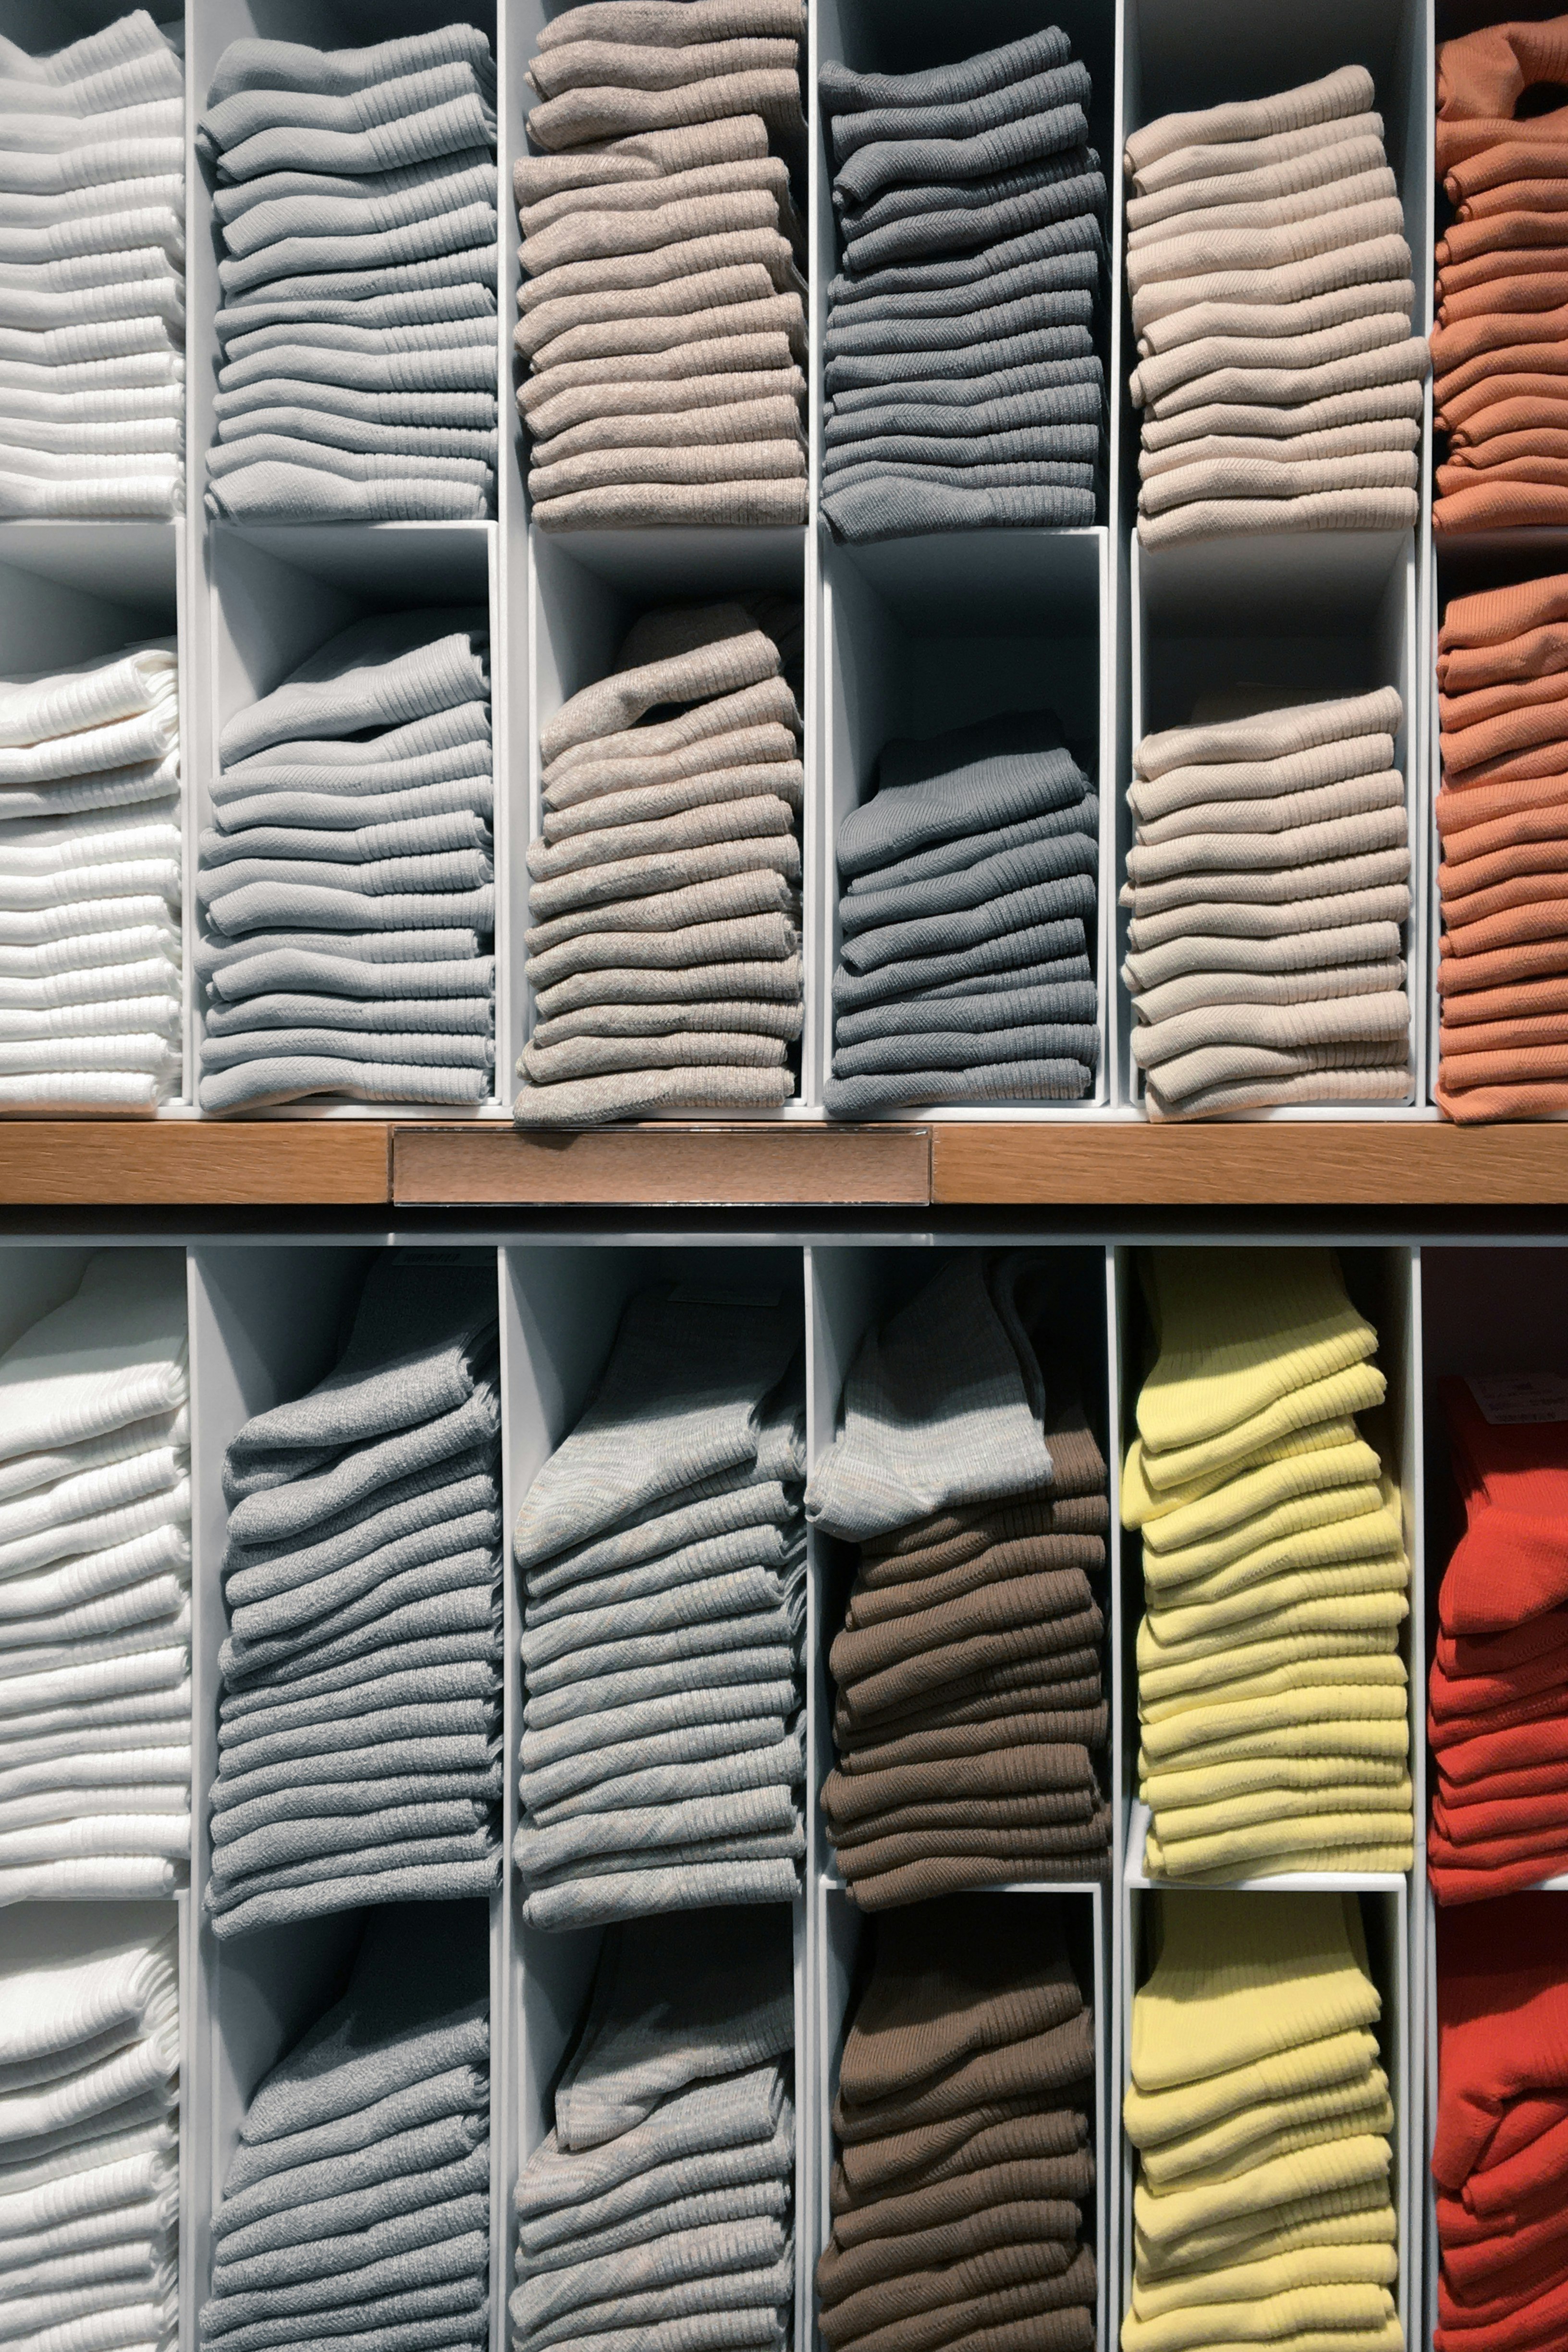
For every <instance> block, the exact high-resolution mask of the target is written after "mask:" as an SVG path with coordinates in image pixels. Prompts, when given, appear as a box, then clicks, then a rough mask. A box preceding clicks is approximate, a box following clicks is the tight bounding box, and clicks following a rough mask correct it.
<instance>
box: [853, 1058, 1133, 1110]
mask: <svg viewBox="0 0 1568 2352" xmlns="http://www.w3.org/2000/svg"><path fill="white" fill-rule="evenodd" d="M1093 1083H1094V1073H1093V1072H1092V1071H1091V1070H1089V1069H1087V1068H1086V1067H1085V1066H1084V1065H1083V1064H1082V1063H1081V1062H994V1063H987V1064H984V1065H983V1066H980V1067H979V1068H976V1069H971V1070H910V1071H906V1072H904V1073H903V1074H902V1075H901V1076H883V1077H863V1078H831V1077H830V1078H828V1079H827V1080H826V1084H825V1085H824V1087H823V1090H822V1097H823V1103H824V1106H825V1108H826V1109H827V1111H828V1113H829V1114H830V1116H831V1117H833V1118H865V1117H866V1115H867V1113H868V1112H869V1111H877V1110H891V1109H896V1108H898V1107H899V1106H900V1104H906V1103H949V1102H1080V1101H1081V1100H1082V1099H1083V1097H1084V1096H1085V1095H1087V1094H1088V1093H1089V1089H1090V1087H1092V1085H1093Z"/></svg>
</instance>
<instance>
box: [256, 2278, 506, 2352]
mask: <svg viewBox="0 0 1568 2352" xmlns="http://www.w3.org/2000/svg"><path fill="white" fill-rule="evenodd" d="M439 2315H444V2316H439ZM307 2325H308V2327H309V2330H310V2340H311V2341H315V2340H316V2339H317V2338H318V2337H321V2338H322V2339H325V2340H327V2341H330V2342H331V2344H332V2345H333V2347H335V2352H447V2348H448V2347H454V2346H468V2345H482V2344H485V2343H488V2341H489V2304H488V2301H487V2298H486V2296H485V2294H484V2291H483V2288H482V2286H481V2285H480V2284H479V2282H478V2281H477V2280H473V2279H466V2278H465V2279H457V2280H453V2281H450V2282H447V2283H446V2284H441V2285H437V2286H426V2287H419V2288H416V2289H411V2290H409V2291H408V2292H407V2293H405V2294H385V2295H377V2296H376V2297H374V2299H373V2300H372V2301H370V2302H368V2303H360V2304H342V2305H337V2306H335V2307H334V2308H333V2309H332V2310H331V2311H323V2312H313V2313H312V2314H311V2315H310V2319H309V2321H308V2323H307ZM299 2342H300V2321H299V2320H298V2319H297V2318H271V2319H255V2320H250V2321H247V2323H246V2325H245V2326H239V2327H234V2328H231V2329H229V2330H227V2331H226V2333H225V2335H224V2337H223V2343H224V2347H225V2352H289V2347H295V2346H297V2345H298V2344H299Z"/></svg>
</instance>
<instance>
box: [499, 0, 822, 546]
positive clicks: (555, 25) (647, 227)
mask: <svg viewBox="0 0 1568 2352" xmlns="http://www.w3.org/2000/svg"><path fill="white" fill-rule="evenodd" d="M804 43H805V8H804V7H803V6H802V5H801V0H589V5H586V6H584V7H575V8H567V9H566V10H565V11H564V13H563V14H562V15H560V16H555V17H553V18H552V19H551V20H550V21H549V22H547V23H546V24H544V25H543V26H542V28H541V30H540V34H539V54H538V56H537V57H536V58H534V59H533V62H532V64H531V67H530V68H529V74H528V79H529V81H530V83H531V85H532V87H533V89H536V90H537V91H538V93H539V103H538V104H537V105H536V106H534V107H533V109H532V110H531V112H530V113H529V114H528V116H527V117H526V123H527V128H528V132H529V136H530V138H531V140H532V142H533V143H534V146H535V147H536V148H542V149H543V150H544V151H545V152H543V153H542V154H530V155H527V156H525V157H523V158H522V160H521V161H520V162H519V163H516V164H514V165H513V167H512V187H513V193H514V194H515V196H516V198H517V205H518V226H519V228H520V229H521V232H522V247H521V263H522V283H521V287H520V288H519V289H518V298H517V299H518V308H519V310H520V311H521V318H520V320H519V321H518V324H517V327H516V329H515V331H514V341H515V343H516V347H517V351H518V354H519V357H520V358H521V360H522V362H524V364H525V369H526V381H525V382H524V383H522V385H521V387H520V389H519V392H518V406H519V408H520V409H521V413H522V416H523V420H524V422H525V424H526V425H527V428H528V431H529V434H530V436H531V450H530V458H529V476H528V488H529V495H530V498H531V501H532V506H533V519H534V520H535V522H536V523H537V524H538V525H539V527H540V529H541V530H572V529H573V528H574V527H576V528H587V529H598V530H606V529H616V528H618V527H626V526H630V527H634V528H636V527H639V526H646V525H653V524H664V525H671V524H712V523H727V524H752V525H763V524H785V523H803V522H804V521H805V517H806V496H807V493H806V452H805V433H804V430H803V427H802V415H801V412H802V407H803V404H804V402H805V375H804V373H803V372H802V371H803V368H804V364H805V304H804V300H803V297H804V295H805V267H806V236H805V220H804V216H803V213H802V212H801V211H797V209H796V206H795V199H794V196H793V195H792V193H791V174H792V172H793V173H794V174H795V186H796V187H797V188H801V187H803V185H804V181H803V176H802V174H803V165H804V160H805V121H804V119H803V117H802V113H801V103H800V61H801V52H802V48H803V46H804Z"/></svg>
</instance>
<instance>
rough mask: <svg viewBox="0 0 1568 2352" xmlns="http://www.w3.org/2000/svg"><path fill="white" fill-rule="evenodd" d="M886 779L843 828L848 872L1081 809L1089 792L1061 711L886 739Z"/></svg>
mask: <svg viewBox="0 0 1568 2352" xmlns="http://www.w3.org/2000/svg"><path fill="white" fill-rule="evenodd" d="M877 777H878V788H877V791H876V793H874V795H873V796H872V798H871V799H869V800H868V801H866V802H864V803H862V804H861V806H860V807H858V808H856V809H851V810H850V812H849V814H848V815H847V817H846V818H845V819H844V822H843V823H842V824H841V825H840V826H839V828H838V841H837V854H838V870H839V872H840V874H841V875H844V876H845V877H856V876H859V875H871V874H874V873H876V872H877V871H879V869H880V868H881V867H883V866H889V865H891V864H892V863H893V862H894V861H895V860H896V859H899V858H904V857H910V856H914V855H915V854H916V853H917V852H919V851H921V850H925V849H928V848H931V847H932V846H933V845H936V844H938V843H942V842H950V841H964V840H968V839H971V838H973V836H974V835H977V834H983V833H987V832H989V831H991V830H992V829H993V828H994V827H995V826H997V825H1003V824H1019V823H1021V822H1025V821H1026V820H1027V819H1029V818H1032V817H1037V816H1046V815H1049V814H1054V813H1056V812H1058V811H1060V810H1063V809H1067V808H1072V807H1076V806H1077V805H1078V804H1079V802H1081V800H1082V799H1083V796H1084V793H1086V792H1087V791H1088V789H1089V784H1088V779H1087V778H1086V777H1085V775H1084V773H1083V771H1082V769H1081V768H1080V767H1079V764H1078V762H1077V761H1076V760H1075V759H1074V758H1073V756H1072V754H1071V752H1070V751H1068V750H1067V749H1066V747H1065V745H1064V743H1063V740H1062V730H1061V722H1060V720H1059V719H1058V717H1057V715H1056V713H1055V711H1054V710H1026V711H1017V712H1012V713H1009V714H1007V715H1005V717H1002V718H999V719H981V720H979V721H977V722H976V723H975V724H973V725H972V726H968V727H957V728H952V729H949V730H947V731H946V732H945V733H942V734H939V735H930V736H922V737H918V738H897V739H895V740H892V741H889V742H888V743H885V744H884V745H883V747H882V750H881V752H880V754H879V759H878V763H877Z"/></svg>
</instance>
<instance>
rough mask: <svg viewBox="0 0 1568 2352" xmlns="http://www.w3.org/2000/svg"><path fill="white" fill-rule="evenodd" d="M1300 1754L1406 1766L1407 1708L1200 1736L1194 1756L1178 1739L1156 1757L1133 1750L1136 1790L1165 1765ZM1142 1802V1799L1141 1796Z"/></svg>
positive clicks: (1199, 1765) (1202, 1765) (1251, 1762)
mask: <svg viewBox="0 0 1568 2352" xmlns="http://www.w3.org/2000/svg"><path fill="white" fill-rule="evenodd" d="M1292 1756H1300V1757H1305V1758H1319V1759H1323V1760H1325V1761H1331V1760H1333V1759H1336V1758H1339V1757H1346V1756H1357V1757H1376V1758H1378V1759H1381V1761H1383V1762H1384V1763H1385V1764H1386V1763H1395V1762H1396V1763H1398V1765H1399V1766H1400V1768H1401V1769H1402V1770H1407V1769H1408V1768H1409V1762H1410V1721H1409V1716H1408V1713H1407V1711H1406V1710H1405V1708H1403V1707H1402V1708H1401V1709H1400V1711H1399V1713H1398V1715H1396V1716H1392V1715H1391V1716H1385V1717H1381V1718H1380V1717H1372V1716H1363V1717H1358V1718H1357V1719H1356V1720H1355V1721H1353V1722H1334V1721H1331V1720H1325V1721H1322V1722H1319V1723H1313V1724H1297V1723H1288V1724H1285V1725H1282V1726H1279V1727H1273V1728H1270V1729H1268V1730H1253V1731H1246V1732H1238V1733H1237V1734H1236V1735H1235V1737H1234V1738H1229V1739H1210V1740H1205V1743H1204V1746H1203V1748H1202V1751H1201V1755H1200V1756H1198V1757H1192V1758H1189V1757H1187V1756H1186V1755H1184V1753H1183V1752H1182V1743H1181V1742H1180V1741H1179V1740H1178V1741H1176V1742H1175V1743H1174V1745H1173V1746H1172V1747H1170V1748H1167V1749H1166V1751H1165V1753H1164V1754H1163V1755H1159V1756H1156V1755H1154V1754H1153V1753H1152V1751H1151V1750H1150V1749H1149V1748H1147V1747H1141V1748H1139V1751H1138V1778H1139V1793H1140V1794H1141V1795H1142V1792H1143V1790H1144V1789H1146V1788H1147V1786H1148V1785H1149V1783H1150V1782H1151V1781H1152V1780H1153V1778H1154V1777H1155V1775H1156V1774H1157V1773H1159V1772H1162V1771H1165V1770H1179V1771H1185V1770H1194V1771H1198V1770H1208V1769H1217V1768H1218V1767H1219V1766H1221V1765H1224V1764H1245V1765H1247V1766H1248V1767H1249V1768H1250V1767H1253V1766H1266V1765H1268V1764H1272V1763H1278V1762H1279V1759H1281V1758H1282V1757H1292ZM1144 1801H1145V1803H1147V1801H1148V1800H1147V1798H1146V1797H1145V1799H1144Z"/></svg>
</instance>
